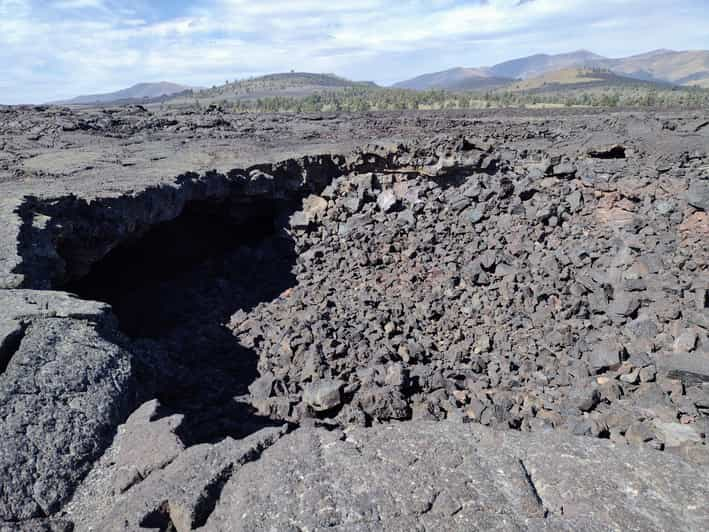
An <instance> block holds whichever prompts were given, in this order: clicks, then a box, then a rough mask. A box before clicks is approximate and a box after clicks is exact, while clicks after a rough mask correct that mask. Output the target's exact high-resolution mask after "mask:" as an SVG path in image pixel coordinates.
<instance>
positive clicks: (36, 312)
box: [0, 107, 709, 531]
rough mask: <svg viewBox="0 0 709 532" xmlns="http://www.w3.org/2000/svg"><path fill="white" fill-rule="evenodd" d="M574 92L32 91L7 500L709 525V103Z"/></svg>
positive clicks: (64, 507) (513, 525) (21, 518)
mask: <svg viewBox="0 0 709 532" xmlns="http://www.w3.org/2000/svg"><path fill="white" fill-rule="evenodd" d="M545 113H548V111H546V112H542V111H537V112H530V111H528V112H524V111H508V112H505V113H503V114H499V113H498V114H495V113H492V112H481V113H461V112H456V113H389V114H370V115H359V116H335V115H333V116H303V117H293V116H286V115H259V116H248V115H230V114H227V113H224V112H222V111H221V110H220V109H219V108H218V107H212V108H208V109H202V110H200V111H194V110H193V111H186V110H182V111H180V110H157V109H151V110H149V109H145V108H141V107H127V108H120V109H108V110H103V109H98V110H84V111H72V110H66V109H59V108H5V109H0V131H2V132H3V134H2V137H0V286H1V287H2V289H0V299H1V300H2V303H1V304H0V428H1V430H0V440H2V441H1V442H0V443H1V445H0V480H1V481H2V482H0V530H139V529H154V530H178V531H183V530H194V529H202V528H203V529H205V530H321V529H325V528H334V529H337V530H440V529H446V530H476V529H481V530H489V529H500V530H517V529H519V530H525V529H532V530H547V529H548V530H568V529H579V530H609V529H623V530H626V529H627V530H670V529H683V530H705V529H707V528H708V527H709V505H707V503H706V501H707V500H709V491H707V488H706V482H705V481H704V479H705V478H706V475H707V473H709V448H708V447H707V439H706V438H707V432H708V429H709V152H707V146H709V127H708V126H707V124H709V119H708V117H707V115H706V113H701V112H687V111H681V112H674V113H673V112H665V113H662V114H660V113H637V112H635V113H631V112H615V113H602V112H596V111H594V112H593V113H584V112H579V111H568V110H565V111H560V112H559V113H558V114H555V115H549V114H545ZM71 294H73V295H71Z"/></svg>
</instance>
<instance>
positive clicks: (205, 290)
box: [64, 201, 301, 446]
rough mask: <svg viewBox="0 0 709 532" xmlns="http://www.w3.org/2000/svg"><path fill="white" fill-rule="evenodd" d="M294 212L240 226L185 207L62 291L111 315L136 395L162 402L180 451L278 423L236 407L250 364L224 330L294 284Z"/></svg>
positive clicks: (221, 209)
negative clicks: (174, 421) (130, 360)
mask: <svg viewBox="0 0 709 532" xmlns="http://www.w3.org/2000/svg"><path fill="white" fill-rule="evenodd" d="M300 207H301V204H300V202H288V203H285V202H273V201H270V202H263V203H261V204H259V205H251V211H252V214H251V215H249V216H248V217H246V220H245V219H244V216H243V212H242V215H240V216H239V217H238V218H237V219H234V217H233V216H232V214H233V213H234V212H235V209H237V210H239V209H241V206H238V205H237V206H235V205H232V204H229V202H224V203H222V204H218V205H217V204H214V203H212V202H194V203H192V204H188V205H187V207H186V208H185V210H184V212H183V213H182V214H181V215H180V216H179V217H178V218H176V219H175V220H172V221H170V222H165V223H161V224H158V225H156V226H153V227H152V228H150V229H149V230H148V231H147V232H144V233H142V234H140V235H137V236H135V237H134V238H133V239H131V240H130V241H128V242H124V243H123V244H121V245H119V246H118V247H116V248H115V249H114V250H112V251H111V252H110V253H109V254H108V255H107V256H106V257H104V258H103V259H102V260H101V261H99V262H97V263H96V264H94V265H93V267H92V269H91V271H90V272H89V274H88V275H87V276H85V277H84V278H82V279H81V280H79V281H76V282H73V283H70V284H68V285H67V286H65V287H64V289H65V290H67V291H70V292H73V293H76V294H77V295H78V296H80V297H82V298H84V299H91V300H98V301H104V302H107V303H109V304H111V305H112V307H113V310H114V313H115V314H116V316H117V318H118V321H119V324H120V328H121V330H122V331H123V333H124V334H125V335H126V336H127V337H128V338H129V341H128V346H129V349H130V350H131V351H132V352H133V353H134V355H135V358H136V361H137V363H138V364H137V366H138V370H137V371H138V378H139V382H140V386H141V388H142V391H143V392H144V393H145V394H147V395H150V394H152V396H153V397H156V398H157V399H158V400H159V401H160V403H161V404H162V405H163V408H162V409H161V413H162V414H164V415H171V414H182V415H184V421H183V422H182V424H181V427H180V429H179V430H178V435H179V436H180V438H181V439H182V440H183V441H184V443H185V444H186V445H188V446H189V445H195V444H198V443H207V442H210V443H211V442H216V441H219V440H221V439H223V438H225V437H228V436H229V437H233V438H243V437H245V436H247V435H248V434H251V433H253V432H255V431H257V430H260V429H261V428H264V427H267V426H273V425H281V424H282V423H283V422H278V421H276V420H272V419H270V418H268V417H264V416H259V415H257V414H256V413H255V412H254V410H253V408H252V407H251V406H250V405H249V404H248V403H247V402H245V401H244V400H243V399H239V397H240V396H246V395H247V394H248V386H249V384H250V383H252V382H253V381H254V380H255V379H256V378H257V377H258V370H257V364H258V354H257V353H256V352H255V351H254V350H253V349H250V348H247V347H244V346H242V345H241V344H240V343H239V341H238V338H237V337H236V336H235V335H234V334H233V333H232V331H231V330H230V329H228V328H227V325H228V324H229V322H230V319H231V317H232V315H233V314H234V313H236V312H237V311H239V310H241V311H244V312H249V311H250V310H251V309H253V308H254V307H255V306H256V305H258V304H260V303H265V302H269V301H272V300H274V299H275V298H277V297H278V296H279V295H280V294H282V293H283V292H284V291H285V290H287V289H288V288H291V287H293V286H294V285H295V284H296V278H295V275H294V274H293V272H292V269H293V266H294V264H295V259H296V253H295V250H294V241H293V239H292V238H291V237H290V235H289V234H288V233H287V232H285V230H284V229H283V227H284V220H286V219H287V217H288V216H289V215H290V214H291V213H292V212H294V211H295V210H296V209H298V208H300ZM242 210H243V209H242ZM149 398H151V397H146V399H149Z"/></svg>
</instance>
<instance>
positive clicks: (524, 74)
mask: <svg viewBox="0 0 709 532" xmlns="http://www.w3.org/2000/svg"><path fill="white" fill-rule="evenodd" d="M569 68H581V69H589V68H590V69H592V68H602V69H607V70H610V71H611V72H613V73H615V74H618V75H620V76H622V77H626V78H633V79H637V80H644V81H653V82H660V83H673V84H676V85H685V86H701V87H707V88H709V51H702V50H696V51H682V52H677V51H674V50H653V51H651V52H647V53H644V54H639V55H634V56H630V57H621V58H615V59H612V58H608V57H603V56H600V55H597V54H594V53H593V52H589V51H587V50H578V51H576V52H571V53H567V54H557V55H548V54H537V55H531V56H528V57H522V58H519V59H513V60H511V61H505V62H504V63H499V64H497V65H494V66H491V67H480V68H454V69H451V70H447V71H445V72H438V73H433V74H424V75H422V76H418V77H416V78H413V79H410V80H407V81H402V82H400V83H397V84H396V85H394V86H395V87H406V88H412V89H433V88H435V89H449V90H456V89H458V90H460V89H463V88H485V86H484V82H483V84H482V86H479V87H461V85H460V79H461V75H462V74H461V73H466V72H470V73H477V77H478V79H480V80H484V79H488V80H495V82H496V83H498V84H500V82H502V81H503V80H507V82H508V83H510V84H511V83H512V82H511V81H509V80H511V79H516V80H526V79H531V78H537V77H539V76H543V75H544V74H547V73H549V72H556V71H560V70H565V69H569ZM444 74H447V75H444ZM474 78H475V75H474V74H471V79H474Z"/></svg>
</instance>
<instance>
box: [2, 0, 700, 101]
mask: <svg viewBox="0 0 709 532" xmlns="http://www.w3.org/2000/svg"><path fill="white" fill-rule="evenodd" d="M580 48H585V49H589V50H592V51H594V52H596V53H599V54H602V55H607V56H611V57H613V56H622V55H629V54H633V53H640V52H644V51H648V50H652V49H656V48H672V49H707V48H709V0H671V1H670V0H563V1H562V0H398V1H395V0H357V1H355V0H196V1H192V2H189V1H185V0H174V1H170V0H0V73H1V75H0V103H31V102H44V101H49V100H56V99H62V98H66V97H71V96H75V95H77V94H85V93H94V92H107V91H111V90H116V89H120V88H124V87H126V86H129V85H132V84H133V83H137V82H141V81H163V80H164V81H174V82H177V83H184V84H187V85H201V86H210V85H213V84H220V83H223V82H224V81H225V80H227V79H229V80H233V79H235V78H242V77H247V76H251V75H258V74H263V73H268V72H279V71H288V70H291V69H295V70H302V71H312V72H334V73H337V74H340V75H343V76H346V77H349V78H353V79H361V80H373V81H376V82H378V83H382V84H389V83H393V82H395V81H400V80H402V79H406V78H409V77H413V76H415V75H418V74H421V73H424V72H430V71H436V70H443V69H446V68H451V67H454V66H483V65H491V64H494V63H497V62H500V61H504V60H506V59H512V58H515V57H520V56H524V55H529V54H533V53H542V52H548V53H559V52H566V51H572V50H576V49H580Z"/></svg>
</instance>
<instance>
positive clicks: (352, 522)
mask: <svg viewBox="0 0 709 532" xmlns="http://www.w3.org/2000/svg"><path fill="white" fill-rule="evenodd" d="M550 457H553V459H550ZM707 473H709V470H707V469H706V468H701V467H694V466H691V465H689V464H687V463H685V462H683V461H681V460H679V459H677V458H675V457H673V456H669V455H667V454H663V453H659V452H655V451H652V450H649V449H636V448H631V447H626V446H614V445H611V444H609V443H607V442H601V441H591V440H588V439H584V438H577V437H573V436H570V435H565V434H546V435H537V434H534V435H529V434H519V433H509V432H505V433H502V432H496V431H493V430H490V429H487V428H485V427H480V426H477V425H462V424H453V423H448V422H443V423H431V422H408V423H401V424H392V425H387V426H378V427H375V428H370V429H363V428H353V429H351V430H345V431H344V432H341V431H334V432H327V431H324V430H321V429H316V428H301V429H299V430H297V431H295V432H294V433H291V434H290V435H288V436H286V437H284V438H282V439H281V440H280V441H279V442H277V443H276V444H275V445H273V446H272V447H270V448H269V449H268V450H266V451H265V452H264V453H263V455H262V456H261V459H260V460H258V461H256V462H252V463H249V464H246V465H245V466H243V467H242V468H240V469H239V470H238V471H235V472H234V474H233V475H232V477H231V478H230V479H229V481H228V482H227V484H226V486H225V487H224V490H223V492H222V494H221V497H220V499H219V501H218V502H217V504H216V508H215V510H214V513H213V514H212V515H211V517H210V519H209V520H208V522H207V524H206V527H205V530H209V531H215V532H216V531H226V530H230V531H231V530H249V531H254V530H293V531H295V530H325V529H328V530H347V531H364V530H367V531H372V530H461V531H463V530H466V531H467V530H637V531H641V530H642V531H646V530H670V529H681V530H697V531H698V530H706V529H707V526H709V508H708V507H707V505H706V501H707V500H709V488H707V486H706V483H705V482H704V481H703V479H704V478H706V475H707Z"/></svg>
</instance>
